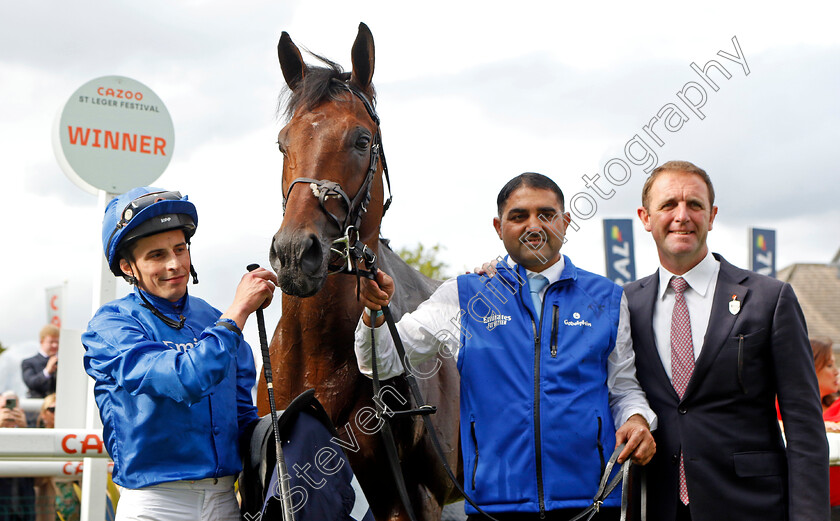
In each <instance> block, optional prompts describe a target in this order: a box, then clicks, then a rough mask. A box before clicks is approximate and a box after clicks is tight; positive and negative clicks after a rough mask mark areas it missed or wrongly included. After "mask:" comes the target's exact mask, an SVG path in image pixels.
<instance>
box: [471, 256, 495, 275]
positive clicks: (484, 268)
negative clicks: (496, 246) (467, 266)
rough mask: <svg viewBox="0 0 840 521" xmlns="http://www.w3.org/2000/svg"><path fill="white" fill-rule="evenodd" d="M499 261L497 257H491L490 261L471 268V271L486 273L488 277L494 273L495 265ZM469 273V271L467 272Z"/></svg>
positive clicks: (480, 273)
mask: <svg viewBox="0 0 840 521" xmlns="http://www.w3.org/2000/svg"><path fill="white" fill-rule="evenodd" d="M498 263H499V259H493V260H491V261H490V262H485V263H484V264H482V265H481V266H479V267H476V268H473V273H475V274H476V275H487V276H488V277H492V276H494V275H496V271H497V270H496V265H497V264H498ZM467 274H469V271H468V272H467Z"/></svg>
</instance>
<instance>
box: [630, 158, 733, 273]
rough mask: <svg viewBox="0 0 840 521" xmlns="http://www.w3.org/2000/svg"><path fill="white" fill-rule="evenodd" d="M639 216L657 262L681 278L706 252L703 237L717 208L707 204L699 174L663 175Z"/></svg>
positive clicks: (707, 194)
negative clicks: (650, 238)
mask: <svg viewBox="0 0 840 521" xmlns="http://www.w3.org/2000/svg"><path fill="white" fill-rule="evenodd" d="M638 214H639V218H640V219H641V220H642V224H644V226H645V230H647V231H649V232H650V233H651V235H653V240H654V241H655V242H656V249H657V251H658V253H659V262H660V263H661V264H662V266H663V267H664V268H665V269H667V270H668V271H670V272H671V273H674V274H677V275H682V274H683V273H685V272H687V271H688V270H690V269H691V268H693V267H694V266H696V265H697V264H698V263H699V262H700V261H701V260H703V258H704V257H705V256H706V253H708V251H709V250H708V247H707V246H706V235H708V233H709V230H711V229H712V224H713V223H714V222H715V216H716V215H717V206H712V203H711V201H709V189H708V187H707V186H706V183H704V182H703V179H702V178H701V177H700V176H699V175H697V174H689V173H685V172H679V171H674V170H667V171H665V172H662V173H661V174H660V175H659V177H657V178H656V180H655V181H654V183H653V185H652V186H651V187H650V193H649V200H648V208H645V207H641V208H639V209H638Z"/></svg>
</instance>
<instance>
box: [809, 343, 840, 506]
mask: <svg viewBox="0 0 840 521" xmlns="http://www.w3.org/2000/svg"><path fill="white" fill-rule="evenodd" d="M811 350H812V351H813V352H814V368H815V369H816V370H817V380H818V381H819V384H820V398H822V407H823V420H825V430H826V432H840V423H838V422H840V400H837V396H836V395H837V391H838V390H840V370H838V369H837V365H836V363H835V362H836V361H835V359H834V350H833V349H832V342H831V340H830V339H828V338H812V339H811ZM829 479H830V484H831V485H830V486H831V519H840V467H838V466H833V467H830V468H829Z"/></svg>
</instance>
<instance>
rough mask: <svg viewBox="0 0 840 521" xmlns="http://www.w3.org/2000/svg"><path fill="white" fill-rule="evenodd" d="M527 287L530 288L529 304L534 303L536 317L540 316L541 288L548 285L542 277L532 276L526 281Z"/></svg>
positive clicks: (546, 280)
mask: <svg viewBox="0 0 840 521" xmlns="http://www.w3.org/2000/svg"><path fill="white" fill-rule="evenodd" d="M528 285H529V286H531V302H533V303H534V310H536V312H537V316H540V313H541V311H542V299H540V291H542V290H543V288H544V287H546V286H547V285H548V279H547V278H545V277H544V276H542V275H534V276H533V277H531V278H530V280H529V281H528Z"/></svg>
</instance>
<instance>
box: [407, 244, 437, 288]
mask: <svg viewBox="0 0 840 521" xmlns="http://www.w3.org/2000/svg"><path fill="white" fill-rule="evenodd" d="M442 249H443V247H442V246H441V245H440V244H435V245H434V246H432V247H431V248H427V247H425V246H423V245H422V244H420V243H417V246H415V247H414V248H400V249H399V250H397V254H398V255H399V256H400V257H401V258H402V260H404V261H405V263H406V264H408V265H409V266H411V267H412V268H415V269H416V270H417V271H419V272H420V273H422V274H423V275H425V276H427V277H429V278H432V279H438V280H443V279H445V278H447V275H446V273H444V270H445V268H446V263H445V262H443V261H442V260H439V259H438V254H439V253H440V251H441V250H442Z"/></svg>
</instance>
